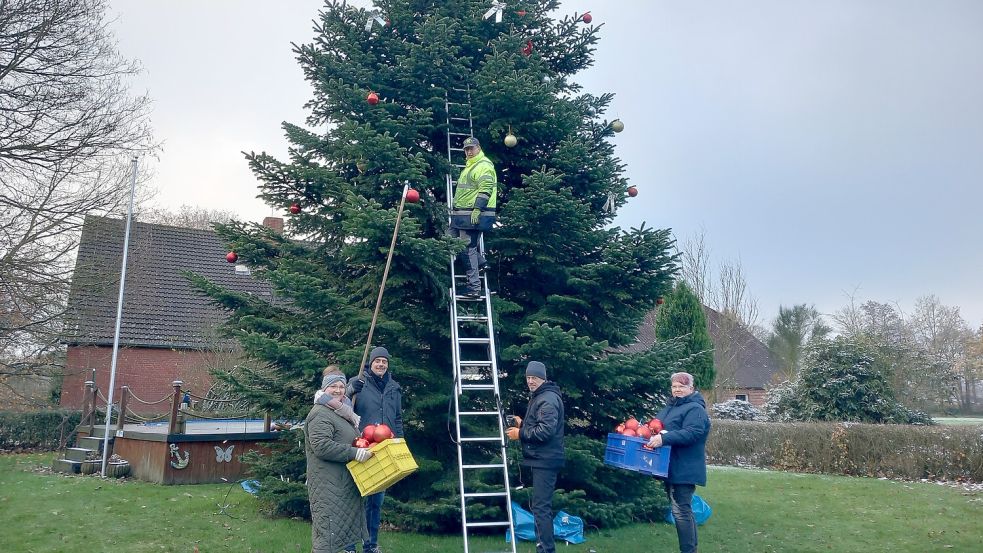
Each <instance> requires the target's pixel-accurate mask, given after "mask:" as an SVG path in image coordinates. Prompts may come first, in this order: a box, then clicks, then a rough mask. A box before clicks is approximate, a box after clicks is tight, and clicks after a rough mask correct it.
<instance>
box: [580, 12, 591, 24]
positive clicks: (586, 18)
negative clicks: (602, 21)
mask: <svg viewBox="0 0 983 553" xmlns="http://www.w3.org/2000/svg"><path fill="white" fill-rule="evenodd" d="M581 19H583V20H584V23H590V22H591V21H594V16H592V15H591V14H590V12H587V13H585V14H584V16H583V17H581Z"/></svg>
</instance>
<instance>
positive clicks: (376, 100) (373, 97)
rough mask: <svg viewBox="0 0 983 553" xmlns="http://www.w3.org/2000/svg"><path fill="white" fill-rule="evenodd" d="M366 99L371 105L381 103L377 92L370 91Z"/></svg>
mask: <svg viewBox="0 0 983 553" xmlns="http://www.w3.org/2000/svg"><path fill="white" fill-rule="evenodd" d="M365 101H366V102H368V103H369V105H370V106H374V105H376V104H378V103H379V95H378V94H376V93H375V92H369V95H368V96H366V97H365Z"/></svg>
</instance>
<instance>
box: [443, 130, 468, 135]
mask: <svg viewBox="0 0 983 553" xmlns="http://www.w3.org/2000/svg"><path fill="white" fill-rule="evenodd" d="M447 134H449V135H451V136H471V133H469V132H450V131H447Z"/></svg>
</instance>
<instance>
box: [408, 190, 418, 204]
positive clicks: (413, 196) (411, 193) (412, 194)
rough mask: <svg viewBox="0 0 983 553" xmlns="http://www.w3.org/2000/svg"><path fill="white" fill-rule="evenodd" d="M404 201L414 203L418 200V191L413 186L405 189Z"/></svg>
mask: <svg viewBox="0 0 983 553" xmlns="http://www.w3.org/2000/svg"><path fill="white" fill-rule="evenodd" d="M406 201H408V202H410V203H411V204H415V203H416V202H418V201H420V193H419V192H417V191H416V190H415V189H413V188H410V189H408V190H407V191H406Z"/></svg>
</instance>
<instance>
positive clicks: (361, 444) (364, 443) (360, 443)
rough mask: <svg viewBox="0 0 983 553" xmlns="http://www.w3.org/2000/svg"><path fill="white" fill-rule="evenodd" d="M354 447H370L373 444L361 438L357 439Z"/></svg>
mask: <svg viewBox="0 0 983 553" xmlns="http://www.w3.org/2000/svg"><path fill="white" fill-rule="evenodd" d="M352 445H354V446H355V447H369V446H370V445H372V444H370V443H369V441H368V440H366V439H365V438H363V437H361V436H359V437H358V438H355V443H353V444H352Z"/></svg>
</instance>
